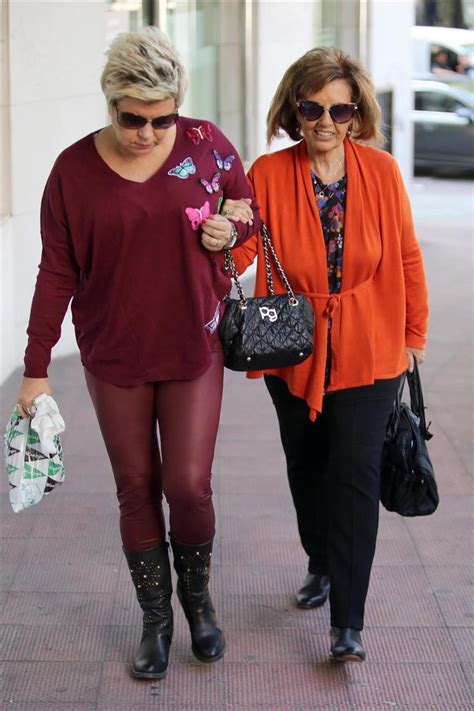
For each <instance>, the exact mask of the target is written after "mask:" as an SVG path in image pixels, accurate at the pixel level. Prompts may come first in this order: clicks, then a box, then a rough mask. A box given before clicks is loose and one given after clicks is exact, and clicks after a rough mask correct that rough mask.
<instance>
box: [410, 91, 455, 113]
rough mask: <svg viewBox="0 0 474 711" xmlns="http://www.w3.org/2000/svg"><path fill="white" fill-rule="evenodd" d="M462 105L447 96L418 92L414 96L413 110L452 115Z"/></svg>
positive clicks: (432, 92) (430, 92)
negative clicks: (442, 112)
mask: <svg viewBox="0 0 474 711" xmlns="http://www.w3.org/2000/svg"><path fill="white" fill-rule="evenodd" d="M460 108H465V106H464V104H463V103H461V102H460V101H458V100H457V99H455V98H454V97H452V96H449V95H448V94H442V93H437V92H435V91H419V92H417V93H416V94H415V109H416V110H417V111H446V112H450V113H453V112H454V111H457V110H458V109H460Z"/></svg>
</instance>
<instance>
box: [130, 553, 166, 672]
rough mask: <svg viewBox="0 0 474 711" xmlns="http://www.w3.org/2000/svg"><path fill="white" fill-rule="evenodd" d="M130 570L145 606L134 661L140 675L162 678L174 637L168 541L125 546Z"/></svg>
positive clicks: (134, 670) (142, 603)
mask: <svg viewBox="0 0 474 711" xmlns="http://www.w3.org/2000/svg"><path fill="white" fill-rule="evenodd" d="M124 553H125V557H126V559H127V562H128V567H129V569H130V574H131V576H132V581H133V584H134V585H135V590H136V593H137V599H138V602H139V604H140V607H141V608H142V610H143V634H142V639H141V642H140V646H139V648H138V652H137V654H136V656H135V660H134V663H133V669H132V676H134V677H136V678H137V679H163V678H164V677H165V676H166V672H167V670H168V658H169V651H170V646H171V639H172V637H173V610H172V607H171V592H172V587H171V570H170V561H169V557H168V544H167V543H163V544H162V545H160V546H158V548H153V549H152V550H148V551H127V550H125V549H124Z"/></svg>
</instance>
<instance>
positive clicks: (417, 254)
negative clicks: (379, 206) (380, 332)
mask: <svg viewBox="0 0 474 711" xmlns="http://www.w3.org/2000/svg"><path fill="white" fill-rule="evenodd" d="M395 167H396V179H397V183H398V189H399V195H400V207H401V216H402V226H401V253H402V262H403V274H404V279H405V292H406V326H405V342H406V346H407V351H408V353H409V360H410V366H412V360H411V359H412V358H413V357H416V359H417V360H418V362H422V360H423V359H424V349H425V346H426V334H427V330H428V289H427V284H426V276H425V269H424V265H423V257H422V254H421V249H420V245H419V244H418V240H417V239H416V235H415V227H414V224H413V215H412V210H411V205H410V200H409V198H408V194H407V191H406V189H405V185H404V184H403V179H402V176H401V174H400V170H399V168H398V165H396V164H395Z"/></svg>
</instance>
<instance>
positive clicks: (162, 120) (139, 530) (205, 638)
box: [18, 27, 259, 679]
mask: <svg viewBox="0 0 474 711" xmlns="http://www.w3.org/2000/svg"><path fill="white" fill-rule="evenodd" d="M102 88H103V91H104V94H105V96H106V99H107V102H108V107H109V111H110V120H111V121H110V125H108V126H106V127H105V128H102V129H100V130H98V131H96V132H94V133H91V134H89V135H88V136H85V137H84V138H82V139H81V140H79V141H78V142H77V143H74V145H72V146H70V147H69V148H67V149H66V150H65V151H64V152H63V153H61V155H60V156H59V158H58V159H57V161H56V163H55V165H54V167H53V169H52V172H51V175H50V176H49V179H48V182H47V184H46V188H45V192H44V196H43V202H42V206H41V231H42V241H43V253H42V258H41V264H40V269H39V275H38V280H37V283H36V289H35V293H34V298H33V304H32V308H31V316H30V321H29V326H28V335H29V340H28V347H27V349H26V355H25V373H24V378H23V382H22V384H21V387H20V390H19V393H18V407H19V409H20V411H21V412H22V413H23V414H24V415H26V414H27V412H26V408H27V407H29V406H31V404H32V402H33V400H34V398H35V396H36V395H38V394H39V393H42V392H46V393H50V392H51V387H50V384H49V381H48V379H47V370H48V364H49V361H50V355H51V349H52V347H53V346H54V344H55V343H56V342H57V340H58V339H59V336H60V330H61V322H62V320H63V317H64V314H65V311H66V309H67V307H68V304H69V301H70V300H71V299H72V313H73V318H74V324H75V329H76V335H77V342H78V345H79V349H80V353H81V359H82V363H83V366H84V372H85V378H86V383H87V387H88V389H89V393H90V395H91V398H92V401H93V404H94V407H95V410H96V413H97V418H98V422H99V425H100V428H101V431H102V435H103V438H104V441H105V444H106V447H107V451H108V455H109V458H110V462H111V465H112V469H113V473H114V477H115V483H116V487H117V497H118V501H119V506H120V531H121V536H122V542H123V548H124V553H125V556H126V558H127V561H128V565H129V567H130V572H131V577H132V580H133V583H134V585H135V587H136V592H137V598H138V601H139V603H140V605H141V607H142V609H143V612H144V616H143V635H142V640H141V644H140V647H139V650H138V653H137V656H136V658H135V661H134V665H133V671H132V673H133V675H134V676H135V677H137V678H144V679H160V678H163V677H164V676H165V675H166V671H167V668H168V658H169V650H170V644H171V639H172V634H173V611H172V607H171V592H172V591H171V576H170V564H169V558H168V543H167V542H166V531H165V523H164V518H163V510H162V497H163V495H164V496H165V497H166V499H167V502H168V504H169V508H170V529H171V532H170V536H171V546H172V549H173V554H174V566H175V569H176V571H177V574H178V596H179V599H180V601H181V604H182V606H183V609H184V612H185V614H186V617H187V619H188V622H189V627H190V631H191V638H192V651H193V653H194V654H195V656H196V657H197V658H198V659H199V660H201V661H203V662H214V661H216V660H218V659H220V658H221V657H222V656H223V654H224V649H225V641H224V635H223V633H222V631H221V629H220V627H219V625H218V623H217V619H216V615H215V611H214V607H213V604H212V600H211V597H210V595H209V589H208V582H209V572H210V563H211V552H212V543H213V537H214V528H215V517H214V509H213V504H212V489H211V466H212V460H213V454H214V445H215V440H216V434H217V427H218V422H219V413H220V407H221V395H222V374H223V357H222V351H221V346H220V342H219V339H218V335H217V326H218V323H219V317H220V314H221V310H222V300H223V298H224V297H225V295H226V294H227V293H228V292H229V288H230V284H229V279H228V278H227V276H226V275H225V274H224V272H223V269H222V250H223V248H224V247H226V248H231V247H234V246H237V245H239V244H241V243H242V242H243V241H244V240H245V239H247V238H248V237H249V236H250V234H251V233H252V232H254V231H255V229H257V228H258V226H259V217H258V213H257V211H256V207H255V204H253V203H252V216H253V226H252V225H250V224H243V223H240V224H238V225H237V226H236V225H234V224H233V223H231V222H229V220H228V219H226V218H225V217H222V216H221V215H220V214H218V212H219V211H218V204H219V200H220V198H225V197H239V196H245V197H249V198H250V197H251V192H250V188H249V186H248V184H247V182H246V179H245V175H244V171H243V169H242V165H241V162H240V160H239V157H238V155H237V153H236V151H235V149H234V148H233V146H232V145H231V144H230V143H229V141H228V140H227V139H226V138H225V136H224V135H223V134H222V133H221V132H220V131H219V129H218V128H217V127H216V126H214V125H213V124H211V123H210V122H208V121H206V120H197V119H192V118H184V117H181V116H179V114H178V109H179V106H180V105H181V104H182V102H183V99H184V95H185V91H186V79H185V74H184V69H183V66H182V64H181V62H180V59H179V57H178V56H177V54H176V52H175V50H174V48H173V47H172V46H171V45H170V43H169V41H168V39H167V38H166V37H165V35H163V34H162V33H161V32H160V31H159V30H158V29H157V28H154V27H149V28H146V29H145V30H143V31H141V32H137V33H131V34H122V35H119V36H118V37H117V39H115V41H114V42H113V44H112V46H111V48H110V50H109V53H108V61H107V63H106V66H105V69H104V71H103V74H102ZM157 422H158V425H159V432H160V444H159V443H158V438H157Z"/></svg>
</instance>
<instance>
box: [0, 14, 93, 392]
mask: <svg viewBox="0 0 474 711" xmlns="http://www.w3.org/2000/svg"><path fill="white" fill-rule="evenodd" d="M9 15H10V17H9V32H8V41H9V73H10V123H11V144H10V145H11V166H12V168H11V211H10V217H8V218H7V219H6V220H4V222H3V223H2V280H3V287H2V291H3V303H2V320H3V323H2V354H1V355H2V362H1V366H0V367H1V378H2V379H4V378H6V377H7V376H8V374H9V373H10V372H11V371H12V370H13V369H14V368H16V367H18V366H19V365H21V363H22V359H23V352H24V349H25V345H26V334H25V330H26V325H27V320H28V314H29V307H30V302H31V297H32V293H33V288H34V283H35V277H36V273H37V265H38V262H39V258H40V251H41V243H40V234H39V204H40V199H41V193H42V189H43V186H44V183H45V181H46V178H47V176H48V174H49V172H50V170H51V167H52V165H53V163H54V160H55V158H56V156H57V155H58V153H60V151H61V150H62V149H63V148H65V147H66V146H68V145H70V144H71V143H73V142H74V141H75V140H78V139H79V138H81V137H82V136H84V135H85V134H87V133H89V132H91V131H93V130H94V129H98V128H100V127H101V126H102V125H103V124H104V120H105V103H104V100H103V97H102V94H101V91H100V86H99V76H100V70H101V67H102V64H103V61H104V44H105V41H104V38H105V3H104V2H102V1H101V0H99V1H98V2H97V1H95V0H92V1H91V2H87V1H86V2H84V1H83V2H69V1H68V0H61V2H39V1H38V0H36V1H35V0H33V1H32V0H29V2H22V1H21V0H12V1H10V3H9ZM74 349H75V340H74V335H73V331H72V326H71V323H70V320H69V318H67V319H66V322H65V324H64V328H63V336H62V338H61V341H60V344H59V345H58V346H57V347H56V348H55V350H54V354H55V355H59V354H61V355H63V354H66V353H70V352H72V351H73V350H74Z"/></svg>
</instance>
